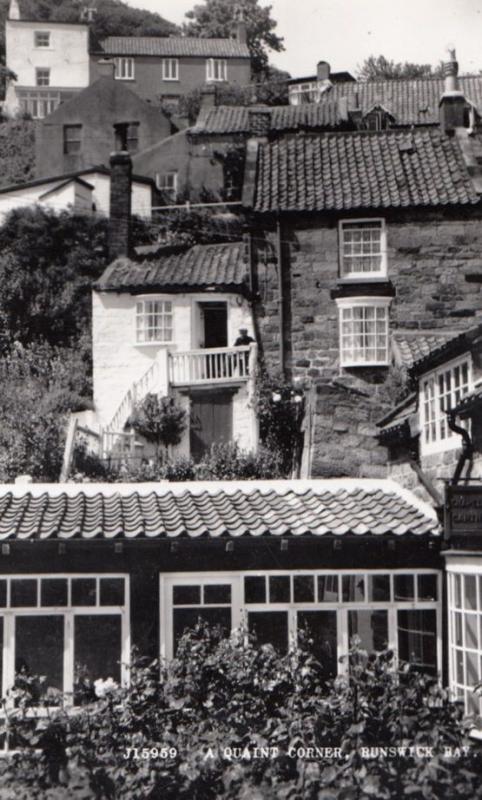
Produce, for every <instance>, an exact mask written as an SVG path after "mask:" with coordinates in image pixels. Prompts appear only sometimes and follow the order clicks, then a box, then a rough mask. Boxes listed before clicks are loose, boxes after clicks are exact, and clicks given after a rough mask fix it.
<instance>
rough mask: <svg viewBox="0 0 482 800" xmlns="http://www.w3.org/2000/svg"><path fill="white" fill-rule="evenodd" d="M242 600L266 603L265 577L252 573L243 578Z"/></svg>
mask: <svg viewBox="0 0 482 800" xmlns="http://www.w3.org/2000/svg"><path fill="white" fill-rule="evenodd" d="M244 602H245V603H266V578H264V577H259V576H254V575H253V576H251V577H249V578H245V579H244Z"/></svg>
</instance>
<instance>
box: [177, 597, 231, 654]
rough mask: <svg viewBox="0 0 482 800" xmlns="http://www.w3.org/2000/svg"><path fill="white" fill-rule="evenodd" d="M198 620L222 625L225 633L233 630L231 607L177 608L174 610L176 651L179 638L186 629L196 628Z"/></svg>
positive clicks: (227, 634) (227, 633)
mask: <svg viewBox="0 0 482 800" xmlns="http://www.w3.org/2000/svg"><path fill="white" fill-rule="evenodd" d="M198 622H207V624H208V625H221V627H222V628H223V630H224V632H225V635H226V636H229V634H230V632H231V609H230V608H175V609H174V611H173V629H174V630H173V634H174V652H176V650H177V645H178V643H179V639H180V638H181V636H182V635H183V633H185V631H186V630H189V629H190V628H194V627H195V625H197V623H198Z"/></svg>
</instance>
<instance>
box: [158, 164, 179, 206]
mask: <svg viewBox="0 0 482 800" xmlns="http://www.w3.org/2000/svg"><path fill="white" fill-rule="evenodd" d="M171 177H172V178H173V179H174V180H173V186H162V179H164V178H171ZM178 180H179V173H178V170H177V169H171V170H168V171H167V172H157V173H156V188H157V189H158V191H159V192H162V193H163V194H165V195H166V196H169V197H170V199H171V200H173V201H175V200H176V199H177V192H178Z"/></svg>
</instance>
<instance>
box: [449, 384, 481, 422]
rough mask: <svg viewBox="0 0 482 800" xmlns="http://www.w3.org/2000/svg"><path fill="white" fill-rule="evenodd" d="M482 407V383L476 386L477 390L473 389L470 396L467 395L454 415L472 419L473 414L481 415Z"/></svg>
mask: <svg viewBox="0 0 482 800" xmlns="http://www.w3.org/2000/svg"><path fill="white" fill-rule="evenodd" d="M481 406H482V383H479V384H477V385H476V387H475V389H473V390H472V391H471V392H469V394H466V395H465V397H463V398H462V400H461V401H460V403H459V404H458V405H457V406H455V408H454V409H453V411H454V413H455V414H457V416H459V417H462V418H465V417H470V416H471V415H472V414H473V412H475V411H477V412H478V413H480V408H481Z"/></svg>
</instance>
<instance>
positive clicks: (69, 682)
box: [0, 572, 131, 710]
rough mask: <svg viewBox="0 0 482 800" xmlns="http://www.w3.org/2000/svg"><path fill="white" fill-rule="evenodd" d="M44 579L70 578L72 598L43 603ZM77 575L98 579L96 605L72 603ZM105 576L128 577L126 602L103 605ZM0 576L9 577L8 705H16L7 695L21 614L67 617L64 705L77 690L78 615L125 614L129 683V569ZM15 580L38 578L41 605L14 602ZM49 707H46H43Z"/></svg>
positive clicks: (4, 611)
mask: <svg viewBox="0 0 482 800" xmlns="http://www.w3.org/2000/svg"><path fill="white" fill-rule="evenodd" d="M42 578H43V579H52V578H62V579H64V580H67V581H68V599H67V605H65V606H42V605H40V581H41V580H42ZM76 578H89V579H95V581H96V604H95V605H85V606H84V605H83V606H79V605H72V602H71V588H70V587H71V584H70V581H71V580H72V579H76ZM101 578H122V579H123V580H124V604H123V605H122V606H108V605H100V580H101ZM0 579H2V580H7V605H6V607H5V608H0V616H1V617H3V654H2V655H3V678H2V687H1V689H2V697H3V698H5V703H6V707H7V708H13V698H11V697H8V696H7V692H8V690H9V689H11V688H12V686H13V684H14V681H15V620H16V619H17V618H18V617H33V616H42V617H48V616H52V617H54V616H55V617H59V616H61V617H63V619H64V652H63V676H64V686H63V694H64V705H66V706H72V705H73V699H74V698H73V691H74V672H75V662H74V620H75V618H76V617H78V616H101V615H107V616H108V615H112V616H120V617H121V654H120V655H121V659H120V661H121V663H120V671H121V683H122V685H123V686H127V685H128V663H129V659H130V646H131V645H130V581H129V575H128V573H125V572H105V573H98V572H94V573H92V572H78V573H76V572H59V573H52V572H48V573H35V574H30V573H23V574H17V573H15V574H12V575H10V574H9V575H5V574H3V575H0ZM12 580H36V581H37V605H36V606H19V607H17V606H11V605H10V592H11V590H10V587H11V581H12ZM43 710H45V709H43Z"/></svg>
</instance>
